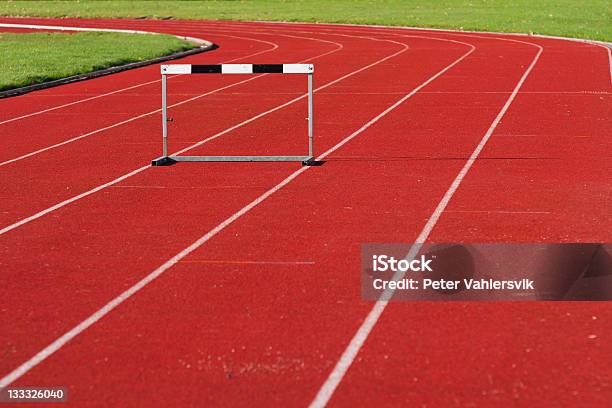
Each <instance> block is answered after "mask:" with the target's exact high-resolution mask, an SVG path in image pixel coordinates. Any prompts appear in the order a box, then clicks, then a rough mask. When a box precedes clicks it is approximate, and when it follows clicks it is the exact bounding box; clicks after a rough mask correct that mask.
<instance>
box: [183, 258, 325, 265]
mask: <svg viewBox="0 0 612 408" xmlns="http://www.w3.org/2000/svg"><path fill="white" fill-rule="evenodd" d="M179 262H180V263H187V264H190V263H195V264H222V265H226V264H231V265H314V264H315V262H314V261H239V260H216V259H189V260H181V261H179Z"/></svg>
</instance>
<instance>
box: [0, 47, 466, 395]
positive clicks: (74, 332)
mask: <svg viewBox="0 0 612 408" xmlns="http://www.w3.org/2000/svg"><path fill="white" fill-rule="evenodd" d="M406 49H407V48H404V49H403V50H400V51H398V52H396V53H395V54H392V55H397V54H400V53H402V52H404V51H406ZM474 49H475V48H474V47H473V46H472V48H471V49H470V50H469V51H468V52H467V53H465V54H464V55H462V56H461V57H460V58H458V59H457V60H455V61H454V62H452V63H451V64H450V65H448V66H446V67H445V68H444V69H442V70H441V71H439V72H438V73H436V74H435V75H433V76H432V77H430V78H429V79H428V80H427V81H425V82H423V83H422V84H421V85H419V86H418V87H416V88H414V89H413V90H412V91H411V92H410V93H408V94H407V95H405V96H404V97H403V98H401V99H400V100H398V101H397V102H395V103H394V104H393V105H391V106H390V107H388V108H387V109H385V110H384V111H382V112H381V113H380V114H378V115H377V116H376V117H374V118H373V119H371V120H370V121H369V122H367V123H366V124H365V125H363V126H362V127H360V128H359V129H358V130H356V131H355V132H353V133H352V134H350V135H349V136H347V137H346V138H344V139H343V140H342V141H340V142H339V143H338V144H336V145H335V146H333V147H332V148H330V149H328V150H327V151H326V152H325V153H323V154H322V155H320V156H318V157H317V160H322V159H324V158H325V157H327V156H328V155H329V154H331V153H333V152H334V151H336V150H337V149H339V148H340V147H342V146H344V145H345V144H346V143H348V142H349V141H350V140H352V139H354V138H355V137H356V136H358V135H359V134H360V133H362V132H363V131H365V130H366V129H368V128H369V127H370V126H371V125H373V124H374V123H376V122H377V121H378V120H379V119H381V118H382V117H384V116H385V115H387V114H388V113H389V112H391V111H392V110H393V109H395V108H397V107H398V106H399V105H400V104H402V103H403V102H404V101H406V100H407V99H408V98H410V97H411V96H413V95H414V94H416V93H417V92H418V91H419V90H420V89H421V88H423V87H425V86H426V85H428V84H429V83H431V82H432V81H434V80H435V79H436V78H438V77H439V76H440V75H442V74H444V73H445V72H446V71H448V70H449V69H451V68H452V67H453V66H455V65H456V64H458V63H459V62H460V61H462V60H463V59H464V58H466V57H467V56H468V55H469V54H471V53H472V52H473V51H474ZM389 58H391V56H388V57H385V58H383V59H382V60H379V62H376V63H373V64H377V63H380V62H382V61H383V60H386V59H389ZM373 64H370V65H373ZM363 69H365V67H364V68H362V69H361V70H363ZM349 75H350V74H349ZM338 80H339V79H338ZM338 80H336V82H337V81H338ZM330 84H331V83H329V84H328V85H327V86H329V85H330ZM310 168H311V167H300V168H299V169H298V170H296V171H295V172H293V173H292V174H290V175H289V176H288V177H287V178H285V179H284V180H283V181H281V182H280V183H278V184H277V185H276V186H274V187H272V188H271V189H269V190H268V191H266V192H265V193H263V194H262V195H260V196H259V197H257V198H256V199H255V200H253V201H251V202H250V203H249V204H247V205H246V206H244V207H242V208H241V209H240V210H238V211H237V212H235V213H234V214H233V215H231V216H230V217H229V218H227V219H225V220H224V221H223V222H221V223H220V224H218V225H217V226H216V227H215V228H213V229H212V230H210V231H209V232H208V233H206V234H205V235H203V236H202V237H200V238H199V239H198V240H196V241H195V242H194V243H192V244H191V245H189V246H188V247H187V248H185V249H183V250H182V251H180V252H179V253H178V254H176V255H175V256H173V257H172V258H170V259H168V260H167V261H166V262H164V263H163V264H162V265H161V266H160V267H158V268H157V269H155V270H154V271H153V272H151V273H150V274H149V275H147V276H146V277H144V278H143V279H142V280H140V281H139V282H138V283H136V284H135V285H133V286H132V287H130V288H129V289H127V290H126V291H124V292H123V293H121V294H120V295H119V296H117V297H116V298H114V299H113V300H111V301H110V302H108V303H107V304H106V305H104V306H103V307H102V308H100V309H99V310H97V311H96V312H95V313H93V314H92V315H90V316H89V317H88V318H87V319H85V320H83V321H82V322H81V323H79V324H78V325H76V326H75V327H73V328H72V329H71V330H69V331H68V332H66V333H64V334H63V335H62V336H60V337H59V338H57V339H56V340H55V341H53V342H52V343H51V344H49V345H48V346H46V347H45V348H44V349H42V350H41V351H39V352H38V353H36V354H35V355H34V356H33V357H31V358H30V359H29V360H27V361H26V362H24V363H23V364H21V365H20V366H19V367H17V368H15V369H14V370H13V371H11V372H10V373H9V374H7V375H6V376H4V377H3V378H2V379H1V380H0V388H4V387H7V386H8V385H10V384H11V383H12V382H14V381H15V380H17V379H18V378H20V377H21V376H23V375H24V374H25V373H27V372H28V371H30V370H31V369H32V368H34V367H36V366H37V365H38V364H40V363H41V362H42V361H43V360H45V359H46V358H47V357H49V356H50V355H52V354H53V353H55V352H56V351H57V350H59V349H60V348H62V347H63V346H64V345H65V344H66V343H68V342H69V341H70V340H72V339H73V338H75V337H76V336H78V335H79V334H80V333H82V332H83V331H85V330H86V329H87V328H89V327H90V326H91V325H93V324H94V323H96V322H97V321H98V320H100V319H101V318H103V317H104V316H105V315H107V314H108V313H110V312H111V311H112V310H113V309H114V308H116V307H117V306H119V305H120V304H121V303H123V302H125V301H126V300H127V299H129V298H130V297H131V296H133V295H134V294H135V293H137V292H138V291H140V290H141V289H142V288H144V287H145V286H146V285H148V284H149V283H150V282H152V281H153V280H155V279H156V278H157V277H159V276H160V275H161V274H163V273H164V272H165V271H166V270H168V269H169V268H171V267H173V266H174V265H175V264H176V263H178V262H179V261H181V260H182V259H183V258H185V257H186V256H187V255H189V254H190V253H191V252H193V251H195V250H196V249H197V248H199V247H200V246H202V245H203V244H204V243H205V242H207V241H208V240H210V239H211V238H212V237H214V236H215V235H217V234H218V233H219V232H221V231H223V230H224V229H225V228H226V227H228V226H229V225H230V224H232V223H233V222H234V221H236V220H238V219H239V218H241V217H242V216H243V215H245V214H246V213H248V212H249V211H251V210H252V209H253V208H255V207H256V206H257V205H258V204H260V203H261V202H263V201H265V200H266V199H267V198H268V197H270V196H271V195H272V194H274V193H275V192H277V191H278V190H280V189H282V188H283V187H285V186H286V185H287V184H289V183H290V182H291V181H292V180H294V179H295V178H296V177H298V176H299V175H300V174H302V173H304V172H305V171H307V170H308V169H310Z"/></svg>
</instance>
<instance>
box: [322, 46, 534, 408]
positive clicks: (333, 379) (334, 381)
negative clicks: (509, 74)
mask: <svg viewBox="0 0 612 408" xmlns="http://www.w3.org/2000/svg"><path fill="white" fill-rule="evenodd" d="M531 45H533V46H535V47H537V48H538V52H537V54H536V55H535V57H534V58H533V60H532V61H531V64H530V65H529V66H528V67H527V69H526V70H525V72H524V73H523V75H522V76H521V78H520V80H519V81H518V83H517V84H516V86H515V88H514V90H513V92H512V94H511V95H510V97H509V98H508V99H507V100H506V103H505V104H504V106H503V107H502V108H501V110H500V111H499V113H498V114H497V116H496V117H495V119H494V120H493V122H492V123H491V126H490V127H489V129H488V130H487V132H486V133H485V135H484V136H483V137H482V139H481V140H480V143H478V145H477V146H476V148H475V149H474V151H473V152H472V155H471V156H470V158H469V159H468V160H467V162H466V163H465V165H464V166H463V168H462V169H461V170H460V171H459V174H457V176H456V177H455V179H454V180H453V182H452V183H451V185H450V187H449V188H448V190H447V191H446V193H445V194H444V196H443V197H442V199H441V200H440V202H439V203H438V205H437V206H436V208H435V210H434V211H433V213H432V214H431V217H430V218H429V220H428V221H427V223H426V224H425V226H424V227H423V229H422V230H421V232H420V233H419V236H418V237H417V239H416V241H415V242H416V243H415V244H414V245H413V246H412V248H411V249H410V251H409V253H408V254H407V255H406V259H413V258H414V257H415V256H416V255H417V254H418V252H419V250H420V249H421V247H422V245H423V244H424V243H425V241H426V240H427V238H428V237H429V234H430V233H431V231H432V230H433V228H434V227H435V225H436V223H437V222H438V220H439V219H440V216H441V215H442V213H443V212H444V209H445V208H446V206H447V205H448V203H449V201H450V200H451V198H452V197H453V195H454V194H455V192H456V191H457V189H458V188H459V186H460V185H461V182H462V181H463V179H464V178H465V176H466V174H467V173H468V171H469V170H470V168H471V167H472V165H473V164H474V162H475V161H476V159H477V158H478V156H479V155H480V152H481V151H482V149H483V148H484V147H485V145H486V144H487V142H488V141H489V139H490V137H491V135H492V134H493V132H494V131H495V129H496V128H497V125H499V122H500V121H501V119H502V118H503V117H504V115H505V114H506V112H507V110H508V108H509V107H510V105H511V104H512V101H514V98H515V97H516V95H517V93H518V91H519V90H520V88H521V87H522V86H523V83H524V82H525V80H526V79H527V77H528V76H529V74H530V73H531V71H532V70H533V67H534V66H535V65H536V63H537V62H538V60H539V59H540V55H541V54H542V52H543V50H544V49H543V48H542V47H541V46H540V45H538V44H531ZM403 275H404V273H401V272H398V273H396V274H395V276H393V279H397V280H399V279H402V277H403ZM394 292H395V291H394V290H388V291H385V292H383V294H382V295H381V297H380V298H379V300H378V301H376V303H375V304H374V306H373V307H372V309H371V310H370V312H369V313H368V315H367V317H366V318H365V320H364V321H363V323H362V324H361V326H360V327H359V329H358V330H357V332H356V333H355V335H354V336H353V338H352V339H351V341H350V343H349V344H348V346H347V347H346V349H345V350H344V352H343V353H342V356H341V357H340V359H339V360H338V362H337V363H336V365H335V367H334V368H333V370H332V371H331V373H330V374H329V376H328V377H327V379H326V381H325V382H324V383H323V385H322V387H321V388H320V389H319V391H318V393H317V395H316V396H315V398H314V400H313V401H312V403H311V404H310V408H319V407H324V406H326V405H327V403H328V402H329V400H330V398H331V397H332V395H333V394H334V392H335V390H336V388H337V387H338V384H340V382H341V381H342V379H343V378H344V376H345V374H346V372H347V370H348V369H349V367H350V366H351V364H352V363H353V361H354V360H355V357H356V356H357V354H358V353H359V351H360V350H361V348H362V347H363V344H364V343H365V341H366V339H367V338H368V336H369V334H370V332H371V331H372V329H373V328H374V326H375V325H376V323H377V322H378V319H379V318H380V316H381V315H382V313H383V312H384V310H385V308H386V306H387V304H388V302H389V299H391V297H392V296H393V293H394Z"/></svg>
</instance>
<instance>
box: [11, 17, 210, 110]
mask: <svg viewBox="0 0 612 408" xmlns="http://www.w3.org/2000/svg"><path fill="white" fill-rule="evenodd" d="M1 27H10V28H30V29H37V30H58V31H98V32H115V33H116V32H119V33H129V34H150V35H158V34H159V33H155V32H150V31H140V30H115V29H102V28H82V27H62V26H43V25H26V24H0V28H1ZM170 35H172V34H170ZM174 37H176V38H180V39H181V40H185V41H189V42H192V43H195V44H199V46H198V47H197V48H192V49H190V50H186V51H180V52H175V53H173V54H170V55H164V56H162V57H157V58H153V59H149V60H145V61H138V62H131V63H129V64H124V65H119V66H116V67H110V68H105V69H100V70H97V71H93V72H87V73H85V74H78V75H72V76H69V77H66V78H60V79H55V80H53V81H48V82H43V83H40V84H34V85H28V86H23V87H20V88H14V89H8V90H6V91H1V92H0V98H8V97H11V96H18V95H23V94H25V93H28V92H32V91H38V90H40V89H46V88H51V87H54V86H59V85H64V84H68V83H71V82H77V81H84V80H86V79H93V78H97V77H101V76H104V75H110V74H115V73H117V72H121V71H126V70H128V69H134V68H140V67H144V66H146V65H151V64H157V63H160V62H164V61H169V60H174V59H178V58H183V57H187V56H189V55H193V54H199V53H201V52H205V51H210V50H214V49H216V48H218V46H217V45H216V44H213V43H211V42H210V41H206V40H203V39H201V38H195V37H184V36H180V35H175V36H174Z"/></svg>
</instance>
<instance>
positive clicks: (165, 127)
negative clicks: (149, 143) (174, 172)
mask: <svg viewBox="0 0 612 408" xmlns="http://www.w3.org/2000/svg"><path fill="white" fill-rule="evenodd" d="M161 77H162V78H161V84H162V138H163V156H162V157H168V118H167V116H168V113H167V108H168V107H167V106H166V74H162V76H161Z"/></svg>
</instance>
